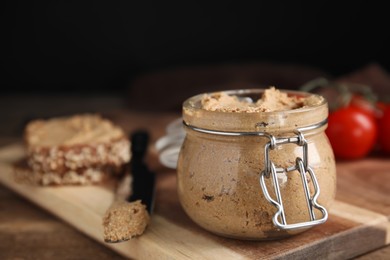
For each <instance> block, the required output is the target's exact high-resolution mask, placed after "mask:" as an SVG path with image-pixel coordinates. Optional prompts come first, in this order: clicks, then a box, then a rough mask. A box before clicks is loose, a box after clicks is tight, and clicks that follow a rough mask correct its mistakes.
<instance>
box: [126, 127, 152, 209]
mask: <svg viewBox="0 0 390 260" xmlns="http://www.w3.org/2000/svg"><path fill="white" fill-rule="evenodd" d="M148 144H149V134H148V132H146V131H143V130H139V131H137V132H134V133H133V134H132V136H131V154H132V159H131V162H130V169H131V174H132V176H133V184H132V185H133V187H132V190H133V192H132V194H131V196H130V197H128V198H127V201H129V202H132V201H136V200H141V202H142V204H144V205H145V206H146V209H147V211H148V212H149V215H151V214H152V212H153V208H154V193H155V181H156V175H155V173H154V172H152V171H150V170H149V168H148V167H147V165H146V163H145V155H146V152H147V148H148Z"/></svg>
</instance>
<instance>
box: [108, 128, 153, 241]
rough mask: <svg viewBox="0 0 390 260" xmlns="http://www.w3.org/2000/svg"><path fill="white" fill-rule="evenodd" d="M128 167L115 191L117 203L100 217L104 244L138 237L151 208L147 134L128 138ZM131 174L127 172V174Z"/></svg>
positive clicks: (151, 177)
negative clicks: (129, 156)
mask: <svg viewBox="0 0 390 260" xmlns="http://www.w3.org/2000/svg"><path fill="white" fill-rule="evenodd" d="M130 139H131V153H132V159H131V162H130V164H127V165H126V167H125V168H126V169H125V171H126V172H125V175H124V177H123V178H122V179H121V180H120V181H119V183H118V187H117V189H116V199H115V200H114V202H113V203H112V205H111V206H110V208H109V209H107V211H106V213H105V216H104V217H103V227H104V241H105V242H108V243H118V242H123V241H126V240H129V239H131V238H133V237H135V236H139V235H141V234H142V233H143V232H144V230H145V228H146V227H147V225H148V222H149V219H150V215H151V214H152V212H153V208H154V194H155V179H156V177H155V174H154V173H153V172H152V171H150V170H149V168H148V167H147V165H146V163H145V156H146V152H147V148H148V143H149V134H148V132H146V131H143V130H142V131H136V132H134V133H133V134H132V135H131V138H130ZM129 170H130V172H129Z"/></svg>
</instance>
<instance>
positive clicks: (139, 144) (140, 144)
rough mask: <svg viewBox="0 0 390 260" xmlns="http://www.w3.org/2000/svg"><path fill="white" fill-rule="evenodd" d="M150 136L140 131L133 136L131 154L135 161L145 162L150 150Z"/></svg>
mask: <svg viewBox="0 0 390 260" xmlns="http://www.w3.org/2000/svg"><path fill="white" fill-rule="evenodd" d="M148 143H149V134H148V132H146V131H144V130H138V131H136V132H134V133H133V134H132V135H131V154H132V157H133V160H143V159H144V157H145V154H146V151H147V148H148Z"/></svg>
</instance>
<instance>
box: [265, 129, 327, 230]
mask: <svg viewBox="0 0 390 260" xmlns="http://www.w3.org/2000/svg"><path fill="white" fill-rule="evenodd" d="M295 134H296V136H294V137H290V138H276V137H274V136H272V135H269V134H268V135H265V136H267V137H268V138H269V139H270V141H269V142H268V143H267V144H266V145H265V148H264V149H265V150H264V167H265V169H264V170H263V171H262V173H261V174H260V186H261V189H262V190H263V193H264V196H265V198H266V199H267V201H268V202H270V203H271V204H272V205H274V206H275V207H276V208H277V212H276V213H275V215H274V216H273V218H272V221H273V223H274V224H275V226H276V227H278V228H280V229H284V230H291V229H298V228H306V227H311V226H314V225H318V224H321V223H324V222H325V221H326V220H327V218H328V212H327V211H326V209H325V208H324V207H323V206H321V205H319V204H318V203H317V199H318V196H319V195H320V187H319V185H318V181H317V178H316V176H315V174H314V171H313V169H312V168H311V167H310V166H309V164H308V143H307V141H306V139H305V137H304V136H303V134H302V132H300V131H295ZM288 143H293V144H296V145H298V146H301V147H302V151H303V152H302V153H303V154H302V158H301V157H297V158H296V161H295V165H293V166H290V167H287V168H281V167H276V166H275V164H274V163H273V162H272V161H271V160H270V155H269V152H270V150H274V149H275V148H276V147H278V146H281V145H283V144H288ZM295 170H297V171H298V172H299V174H300V176H301V180H302V186H303V190H304V193H305V198H306V204H307V207H308V211H309V216H310V221H307V222H301V223H294V224H287V221H286V215H285V212H284V207H283V200H282V195H281V191H280V185H279V181H278V178H277V173H284V172H291V171H295ZM307 173H308V175H307ZM270 177H272V183H273V187H274V191H275V196H276V200H275V199H273V198H272V197H271V196H270V194H269V192H268V189H267V186H266V184H265V178H270ZM308 177H309V178H310V180H311V182H312V183H313V188H314V194H313V195H312V194H311V193H310V188H309V185H308V179H307V178H308ZM314 209H318V210H319V211H321V213H322V216H321V218H318V219H317V218H316V216H315V212H314Z"/></svg>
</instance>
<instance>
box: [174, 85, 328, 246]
mask: <svg viewBox="0 0 390 260" xmlns="http://www.w3.org/2000/svg"><path fill="white" fill-rule="evenodd" d="M264 92H265V90H264V89H243V90H232V91H224V92H223V93H224V94H227V95H228V96H233V97H237V99H238V100H248V99H249V100H250V101H248V102H249V103H254V102H256V101H257V100H258V99H259V98H260V97H261V96H262V95H263V94H264ZM283 93H287V95H288V96H289V97H294V98H298V99H303V100H308V99H311V100H312V101H313V100H314V101H315V102H312V101H311V102H308V103H307V104H305V105H302V106H299V107H297V108H293V109H287V110H279V111H269V112H268V111H267V112H263V111H251V112H248V111H234V110H224V109H219V110H218V109H215V110H212V109H209V108H208V109H206V108H205V107H204V98H205V94H201V95H197V96H194V97H191V98H189V99H188V100H186V101H185V102H184V104H183V121H184V125H185V130H186V137H185V140H184V142H183V145H182V147H181V151H180V154H179V159H178V165H177V172H178V195H179V199H180V203H181V205H182V207H183V209H184V210H185V212H186V213H187V214H188V216H189V217H190V218H191V219H192V220H193V221H194V222H196V223H197V224H198V225H200V226H201V227H203V228H204V229H206V230H208V231H210V232H213V233H215V234H218V235H221V236H225V237H230V238H238V239H249V240H263V239H278V238H284V237H288V236H291V235H294V234H297V233H300V232H303V231H305V230H307V229H308V228H310V227H312V226H314V225H316V224H319V223H323V222H324V221H325V220H326V218H327V212H326V210H328V209H329V207H330V205H331V203H332V201H333V200H334V197H335V190H336V168H335V161H334V156H333V152H332V149H331V146H330V144H329V141H328V139H327V137H326V135H325V132H324V130H325V128H326V120H327V116H328V106H327V102H326V101H325V100H324V99H323V98H322V97H320V96H317V95H314V94H310V93H305V92H298V91H283ZM214 94H216V93H208V94H207V95H208V96H213V95H214ZM202 102H203V104H202ZM245 102H246V101H245ZM297 130H298V131H297ZM297 158H298V159H297ZM298 161H300V163H298ZM275 182H276V183H275ZM305 183H306V190H307V192H306V193H305ZM275 187H277V189H276V188H275ZM267 195H268V196H267ZM317 197H318V198H317ZM302 223H304V224H302Z"/></svg>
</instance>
